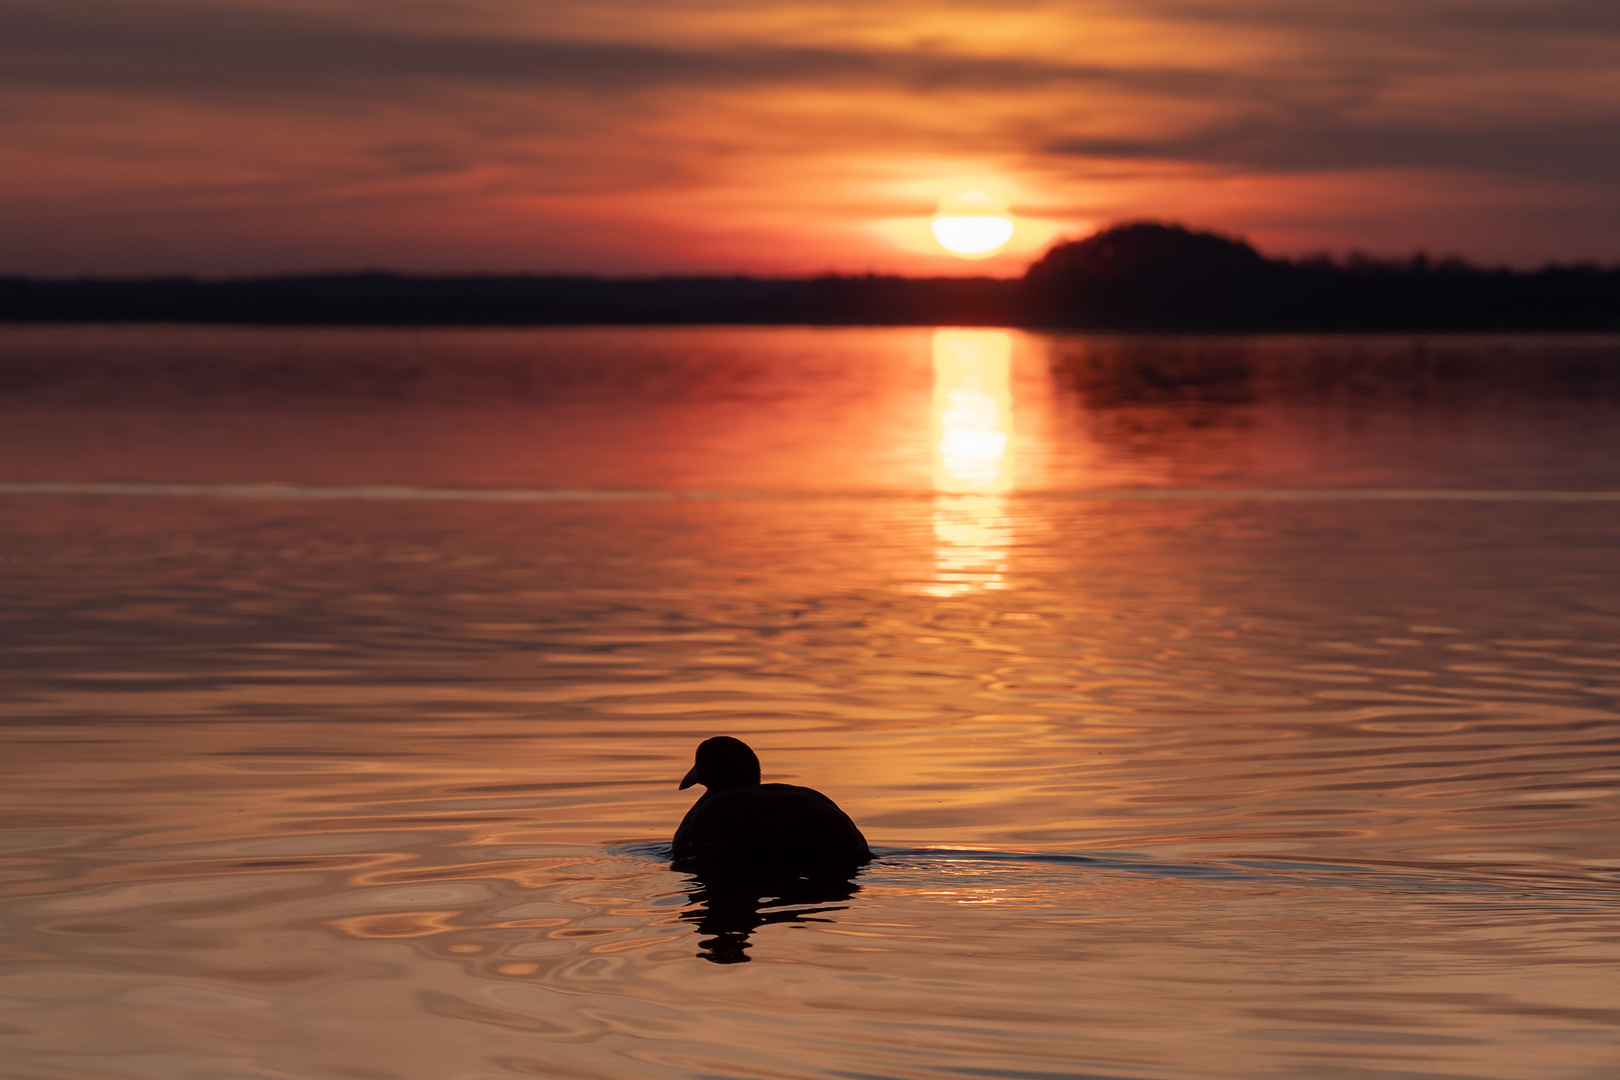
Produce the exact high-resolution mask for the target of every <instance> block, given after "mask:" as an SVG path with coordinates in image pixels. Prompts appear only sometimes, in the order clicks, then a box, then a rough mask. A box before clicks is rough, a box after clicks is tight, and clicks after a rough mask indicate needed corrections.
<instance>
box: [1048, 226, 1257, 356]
mask: <svg viewBox="0 0 1620 1080" xmlns="http://www.w3.org/2000/svg"><path fill="white" fill-rule="evenodd" d="M1275 278H1276V274H1275V272H1274V267H1273V265H1272V264H1270V263H1268V262H1267V261H1266V259H1265V258H1263V257H1262V256H1261V254H1260V253H1259V252H1258V251H1256V250H1255V249H1254V248H1252V247H1250V246H1249V245H1248V244H1246V243H1244V242H1242V241H1241V240H1233V239H1230V238H1228V237H1225V236H1218V235H1216V234H1214V233H1208V232H1194V231H1193V230H1191V229H1187V228H1184V227H1182V226H1180V225H1165V224H1160V223H1158V222H1151V221H1139V222H1132V223H1129V224H1125V225H1116V226H1114V227H1113V228H1110V229H1104V230H1103V231H1102V232H1099V233H1097V234H1095V235H1093V236H1088V237H1086V238H1085V239H1084V240H1075V241H1071V242H1069V243H1063V244H1057V245H1055V246H1053V247H1052V248H1051V250H1049V251H1048V252H1047V253H1046V254H1045V255H1043V256H1042V257H1041V258H1040V259H1039V260H1038V261H1037V262H1035V263H1034V264H1033V265H1032V266H1031V267H1030V268H1029V270H1028V272H1027V273H1026V274H1025V275H1024V284H1025V302H1026V304H1027V309H1026V317H1027V319H1028V321H1029V322H1031V323H1033V324H1034V325H1037V326H1084V327H1109V328H1120V329H1144V330H1145V329H1154V330H1171V329H1174V330H1182V329H1185V330H1221V329H1233V328H1239V327H1248V326H1252V325H1254V324H1255V323H1256V321H1257V317H1258V316H1259V314H1260V311H1261V310H1262V308H1263V307H1264V304H1263V300H1264V298H1265V296H1266V294H1267V292H1268V287H1274V286H1275Z"/></svg>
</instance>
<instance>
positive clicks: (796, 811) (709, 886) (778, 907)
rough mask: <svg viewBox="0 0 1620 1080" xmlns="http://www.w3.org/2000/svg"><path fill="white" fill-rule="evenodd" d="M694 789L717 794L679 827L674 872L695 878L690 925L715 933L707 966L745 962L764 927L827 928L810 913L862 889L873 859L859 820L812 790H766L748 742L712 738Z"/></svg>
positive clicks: (701, 750) (689, 777)
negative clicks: (863, 872)
mask: <svg viewBox="0 0 1620 1080" xmlns="http://www.w3.org/2000/svg"><path fill="white" fill-rule="evenodd" d="M693 784H702V785H703V786H704V787H705V788H706V789H707V790H706V791H705V792H704V793H703V795H702V797H701V798H699V799H698V801H697V802H695V803H693V804H692V808H691V809H690V810H688V811H687V812H686V817H685V818H684V819H682V821H681V825H680V828H678V829H676V830H675V840H674V843H673V844H672V845H671V851H670V854H671V862H670V866H671V868H672V869H675V870H681V871H685V872H687V873H690V874H691V875H692V876H693V877H694V879H695V887H694V888H693V889H691V890H690V895H691V897H692V901H693V904H694V909H693V910H692V911H689V912H688V913H686V914H685V915H683V916H682V918H684V919H685V920H687V921H688V922H693V923H696V924H697V927H698V930H699V932H701V933H705V934H711V935H713V936H712V937H711V938H710V939H709V940H707V941H705V942H703V948H704V949H705V950H706V951H705V952H702V953H699V955H701V956H703V957H704V958H705V959H708V960H712V961H714V962H715V963H720V964H736V963H742V962H745V961H747V960H748V956H747V954H746V952H745V950H746V949H747V948H748V947H749V941H748V938H749V936H750V935H751V934H752V933H753V932H754V930H756V929H758V928H759V927H761V926H764V925H765V924H767V923H775V922H807V921H820V920H813V919H810V918H809V916H812V915H815V914H818V913H821V912H826V911H836V910H838V907H837V906H836V905H838V904H839V902H841V901H845V900H848V899H850V898H851V897H853V896H854V895H855V893H856V892H857V891H859V889H860V886H858V885H856V884H855V883H854V881H853V880H852V879H853V878H854V877H855V874H856V873H857V872H858V871H859V869H860V867H861V866H863V865H865V864H866V863H867V862H869V861H870V860H871V858H872V852H871V849H870V848H868V847H867V846H866V838H865V837H864V836H862V835H861V831H860V830H859V829H858V828H856V827H855V823H854V822H853V821H851V820H850V819H849V815H847V814H845V813H844V812H843V811H842V810H840V809H839V808H838V804H837V803H835V802H833V801H832V800H831V799H829V798H827V796H825V795H823V794H821V792H819V791H815V790H812V789H811V788H805V787H795V786H794V785H792V784H762V783H760V768H759V758H758V757H757V756H756V755H755V754H754V751H753V750H752V749H750V748H749V746H748V744H747V743H744V742H743V741H741V740H740V739H733V738H731V737H730V736H727V735H722V736H719V737H716V738H713V739H706V740H705V741H704V742H703V743H701V744H700V745H699V746H698V749H697V761H696V763H695V764H694V765H693V766H692V769H691V771H690V772H688V773H687V774H686V777H685V779H683V780H682V781H681V788H682V789H685V788H689V787H691V786H692V785H693ZM818 905H820V906H818ZM826 905H834V906H826Z"/></svg>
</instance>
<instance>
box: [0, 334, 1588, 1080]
mask: <svg viewBox="0 0 1620 1080" xmlns="http://www.w3.org/2000/svg"><path fill="white" fill-rule="evenodd" d="M1617 375H1620V342H1617V341H1616V340H1614V339H1602V338H1546V339H1532V338H1523V339H1515V338H1502V339H1494V338H1480V339H1468V338H1452V339H1431V340H1419V339H1406V338H1399V339H1398V338H1388V339H1378V338H1372V339H1333V338H1316V339H1313V338H1261V339H1216V338H1210V339H1129V338H1093V337H1083V336H1051V337H1042V336H1032V335H1031V336H1026V335H1013V334H999V335H998V334H997V333H995V332H990V333H980V334H977V335H974V334H969V335H967V336H957V337H952V336H950V335H949V334H946V335H943V336H941V335H935V334H932V333H930V332H928V331H915V330H792V329H787V330H732V329H691V328H685V329H679V330H655V329H654V330H648V329H641V330H627V331H621V330H589V329H587V330H563V331H552V330H536V331H413V332H402V331H291V330H255V329H197V328H185V327H171V328H165V327H142V328H129V327H100V328H66V327H46V328H24V329H8V330H6V331H4V336H3V337H0V385H3V386H4V387H5V392H4V394H3V395H0V449H3V456H0V463H3V474H0V485H4V486H3V488H0V490H4V491H5V494H4V495H3V496H0V537H3V545H4V547H3V551H4V555H5V563H4V573H5V575H6V589H5V594H4V595H5V597H6V599H5V600H4V602H3V604H0V618H3V619H4V626H5V630H4V632H3V635H0V643H3V647H0V664H4V666H5V671H6V677H5V679H4V682H3V683H0V702H3V704H0V710H3V717H4V720H3V722H4V728H3V729H0V730H3V732H4V735H3V738H4V739H5V742H6V752H5V754H4V755H3V757H0V771H3V772H4V775H5V780H4V786H3V791H4V802H5V806H6V813H5V818H4V823H3V826H4V827H3V830H0V846H3V848H4V851H3V862H0V875H3V878H0V881H3V886H0V888H3V891H0V897H3V900H0V905H3V906H0V911H3V912H4V920H5V925H6V926H7V927H8V931H9V934H8V936H9V941H10V944H9V946H8V953H9V958H10V960H11V962H10V963H9V964H8V965H7V967H6V969H5V974H4V975H0V998H4V999H5V1001H6V1004H7V1008H6V1010H5V1014H4V1016H3V1017H0V1025H3V1028H0V1040H3V1044H4V1046H5V1060H6V1063H7V1064H6V1068H7V1069H8V1070H9V1072H8V1073H7V1075H16V1076H18V1077H25V1078H27V1080H35V1078H50V1080H56V1078H74V1080H79V1078H85V1077H90V1078H97V1080H100V1078H104V1077H105V1078H114V1077H116V1078H142V1080H144V1078H148V1077H150V1078H164V1080H168V1078H176V1077H183V1078H192V1077H196V1078H203V1077H206V1078H210V1080H213V1078H218V1077H230V1078H232V1080H235V1078H255V1080H257V1078H284V1077H285V1078H292V1077H296V1078H300V1080H302V1078H307V1077H326V1076H331V1077H355V1078H394V1077H398V1078H412V1080H414V1078H417V1077H421V1078H424V1080H429V1078H441V1077H469V1078H480V1080H481V1078H485V1077H524V1076H543V1077H580V1078H597V1077H601V1078H610V1077H611V1078H621V1077H649V1078H654V1077H656V1078H664V1077H737V1078H743V1077H748V1078H754V1077H783V1078H794V1080H798V1078H804V1080H825V1078H834V1077H837V1078H885V1080H887V1078H894V1080H901V1078H906V1080H911V1078H918V1080H947V1078H962V1077H970V1078H971V1077H995V1078H1006V1080H1032V1078H1041V1080H1052V1078H1059V1077H1061V1078H1080V1077H1091V1078H1104V1077H1105V1078H1111V1080H1156V1078H1180V1077H1188V1078H1193V1077H1198V1078H1202V1077H1222V1078H1225V1077H1231V1078H1247V1077H1290V1078H1292V1077H1300V1078H1307V1077H1310V1078H1314V1077H1328V1078H1347V1080H1348V1078H1354V1080H1362V1078H1372V1077H1380V1078H1385V1077H1387V1078H1397V1077H1398V1078H1403V1080H1404V1078H1411V1077H1446V1078H1454V1077H1489V1078H1513V1080H1518V1078H1537V1080H1540V1078H1547V1077H1558V1078H1579V1080H1587V1078H1594V1080H1595V1078H1599V1077H1608V1076H1612V1075H1613V1072H1614V1067H1615V1063H1616V1062H1617V1061H1620V990H1617V982H1616V979H1615V976H1614V972H1615V963H1616V960H1617V959H1620V955H1617V954H1620V915H1617V913H1616V906H1615V905H1616V901H1617V899H1620V851H1617V850H1616V844H1615V837H1616V835H1617V832H1616V824H1617V817H1620V815H1617V806H1620V797H1617V796H1620V756H1617V746H1620V714H1617V704H1620V632H1617V631H1620V588H1617V587H1616V583H1615V574H1614V570H1613V566H1614V562H1615V548H1616V542H1617V540H1620V503H1617V502H1615V501H1614V500H1613V498H1612V492H1613V491H1615V490H1617V489H1620V476H1617V475H1616V474H1617V472H1620V455H1617V454H1616V453H1615V451H1616V450H1620V446H1615V445H1614V444H1615V442H1616V440H1617V436H1616V434H1615V433H1616V432H1617V431H1620V424H1616V423H1615V420H1616V413H1615V406H1616V401H1617V395H1616V393H1615V390H1616V388H1617V387H1620V379H1617V378H1616V376H1617ZM41 485H51V486H41ZM94 485H102V486H100V487H97V486H94ZM165 485H169V486H168V487H165ZM174 485H184V487H183V488H179V489H177V488H175V487H174ZM242 485H259V486H258V487H252V486H249V487H243V486H242ZM265 485H270V486H268V487H266V486H265ZM495 489H499V490H500V491H502V492H504V493H505V494H504V495H502V496H501V497H500V498H498V499H490V498H488V497H487V496H489V495H490V493H491V492H492V491H493V490H495ZM176 490H181V491H184V492H185V493H184V494H175V493H174V492H175V491H176ZM1547 493H1557V494H1558V500H1557V501H1550V502H1549V501H1545V500H1544V499H1540V498H1538V497H1540V496H1545V495H1546V494H1547ZM1145 495H1152V496H1153V497H1144V496H1145ZM1212 496H1214V497H1212ZM1301 496H1307V497H1301ZM714 734H733V735H737V736H739V737H742V738H745V739H747V740H748V741H749V742H750V743H752V744H753V745H754V746H755V747H756V748H757V749H759V751H760V753H761V756H762V757H763V759H764V763H765V770H766V773H767V778H768V779H775V780H785V781H789V782H798V783H808V784H811V785H813V786H816V787H818V788H820V789H822V790H824V791H826V792H827V793H828V794H830V795H832V796H833V797H835V798H836V799H837V800H838V801H839V802H840V804H841V805H843V806H844V807H845V808H846V809H847V810H848V811H849V812H850V813H851V814H852V816H854V817H855V819H856V820H857V821H858V822H859V823H860V824H861V825H862V827H863V829H864V830H865V832H866V833H867V836H868V837H869V839H870V840H871V841H872V843H873V845H874V847H875V848H876V849H878V851H879V854H880V858H879V860H878V861H877V862H876V863H875V864H873V865H872V866H870V867H869V868H867V869H866V870H865V871H863V872H862V873H861V874H860V875H859V876H858V877H857V879H856V880H855V881H854V882H853V883H852V886H851V887H850V888H849V889H847V890H845V891H843V892H842V893H838V892H834V893H829V894H824V895H819V896H790V897H782V898H773V899H772V900H771V901H770V902H767V903H765V904H763V905H759V904H743V905H741V906H739V905H738V904H737V903H736V900H735V898H723V897H721V898H717V897H715V896H713V895H710V894H708V893H706V892H705V891H704V890H703V888H702V885H701V883H697V882H694V881H692V880H691V879H689V878H687V877H686V876H684V875H680V874H676V873H673V872H671V871H670V870H668V869H667V867H666V866H665V865H664V864H663V849H662V845H663V844H665V843H667V838H668V836H669V834H670V832H671V831H672V830H673V827H674V825H675V823H676V822H677V821H678V820H679V818H680V815H681V814H682V813H683V812H684V810H685V807H686V805H687V804H688V802H689V799H690V795H691V793H690V792H678V791H676V790H675V783H676V782H677V781H678V779H679V777H680V776H681V775H682V773H684V772H685V770H686V768H687V767H688V765H689V763H690V755H691V751H692V748H693V747H694V746H695V744H696V743H697V741H699V740H700V739H702V738H704V737H707V736H709V735H714ZM756 899H757V898H756Z"/></svg>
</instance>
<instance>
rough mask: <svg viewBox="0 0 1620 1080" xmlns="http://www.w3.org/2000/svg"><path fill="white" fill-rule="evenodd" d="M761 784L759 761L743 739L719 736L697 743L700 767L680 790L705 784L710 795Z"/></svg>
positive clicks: (691, 774) (686, 779)
mask: <svg viewBox="0 0 1620 1080" xmlns="http://www.w3.org/2000/svg"><path fill="white" fill-rule="evenodd" d="M757 783H759V757H758V756H757V755H756V754H755V753H754V752H753V751H752V750H750V749H749V748H748V744H747V743H745V742H743V741H742V740H741V739H733V738H732V737H731V736H730V735H716V736H715V737H714V738H712V739H704V740H703V741H702V742H700V743H698V748H697V763H696V764H694V765H693V766H692V771H691V772H688V773H687V774H686V777H685V779H683V780H682V781H681V790H683V791H684V790H685V789H687V788H689V787H691V786H692V785H693V784H702V785H703V786H704V787H706V788H708V789H709V790H710V791H711V792H715V791H719V790H721V789H722V788H729V787H741V786H743V785H746V784H757Z"/></svg>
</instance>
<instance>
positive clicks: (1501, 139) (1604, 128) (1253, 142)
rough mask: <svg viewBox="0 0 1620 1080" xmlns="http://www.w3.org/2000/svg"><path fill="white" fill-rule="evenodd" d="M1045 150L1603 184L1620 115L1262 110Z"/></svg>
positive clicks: (1617, 140)
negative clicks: (1391, 118) (1497, 116)
mask: <svg viewBox="0 0 1620 1080" xmlns="http://www.w3.org/2000/svg"><path fill="white" fill-rule="evenodd" d="M1045 149H1046V150H1047V151H1048V152H1050V153H1055V154H1070V155H1080V156H1085V157H1096V158H1108V159H1127V160H1137V161H1142V160H1157V161H1175V162H1196V163H1202V164H1213V165H1224V166H1230V167H1233V168H1237V169H1251V170H1260V171H1264V172H1271V173H1276V172H1306V171H1313V170H1338V169H1388V168H1397V169H1399V168H1418V169H1443V170H1457V171H1463V172H1487V173H1498V174H1504V175H1513V176H1535V177H1553V178H1562V179H1567V180H1572V181H1588V182H1597V183H1601V182H1605V181H1611V180H1612V179H1613V178H1614V177H1615V176H1616V175H1620V115H1617V116H1614V117H1607V118H1596V119H1592V120H1587V121H1581V122H1573V123H1572V122H1568V121H1565V122H1550V123H1541V124H1528V123H1522V122H1519V123H1506V124H1503V125H1501V126H1498V127H1491V128H1476V127H1457V126H1446V125H1440V124H1395V123H1375V122H1367V123H1353V122H1347V121H1344V120H1342V119H1339V118H1337V117H1334V116H1318V117H1311V118H1294V117H1261V118H1252V119H1244V120H1240V121H1238V122H1234V123H1227V124H1222V125H1219V126H1216V127H1211V128H1206V129H1204V130H1201V131H1197V132H1195V133H1192V134H1183V135H1175V136H1166V137H1162V138H1151V139H1109V138H1084V137H1081V138H1065V139H1059V140H1056V141H1053V142H1051V143H1048V144H1047V145H1046V147H1045Z"/></svg>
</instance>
